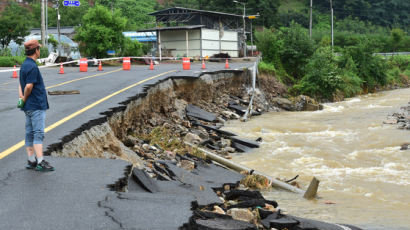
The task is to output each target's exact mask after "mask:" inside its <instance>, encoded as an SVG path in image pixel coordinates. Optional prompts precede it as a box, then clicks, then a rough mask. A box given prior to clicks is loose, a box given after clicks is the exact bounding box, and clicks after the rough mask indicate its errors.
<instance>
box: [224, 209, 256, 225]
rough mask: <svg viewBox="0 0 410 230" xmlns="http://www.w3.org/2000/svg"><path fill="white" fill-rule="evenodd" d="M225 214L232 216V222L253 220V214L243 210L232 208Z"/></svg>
mask: <svg viewBox="0 0 410 230" xmlns="http://www.w3.org/2000/svg"><path fill="white" fill-rule="evenodd" d="M227 214H228V215H230V216H232V218H233V219H234V220H242V221H246V222H251V221H252V220H253V218H254V215H253V213H252V212H251V211H249V209H245V208H232V209H229V210H228V212H227Z"/></svg>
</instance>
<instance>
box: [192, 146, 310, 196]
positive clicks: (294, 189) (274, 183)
mask: <svg viewBox="0 0 410 230" xmlns="http://www.w3.org/2000/svg"><path fill="white" fill-rule="evenodd" d="M185 144H187V145H189V146H191V147H195V148H198V147H197V146H195V145H193V144H190V143H185ZM198 149H199V150H201V151H202V152H204V153H205V155H206V156H207V157H208V158H209V159H211V160H213V161H215V162H218V163H219V164H222V165H224V166H226V167H228V168H230V169H232V170H235V171H237V172H242V171H247V172H250V171H251V170H252V169H250V168H248V167H245V166H242V165H240V164H236V163H234V162H232V161H230V160H228V159H225V158H223V157H220V156H218V155H216V154H214V153H211V152H210V151H208V150H206V149H202V148H198ZM253 174H259V175H261V176H264V177H266V178H268V179H269V180H270V181H271V182H272V186H274V187H278V188H281V189H284V190H288V191H291V192H294V193H298V194H302V195H303V194H305V191H304V190H302V189H300V188H297V187H294V186H292V185H290V184H287V183H285V182H283V181H280V180H278V179H275V178H272V177H270V176H268V175H266V174H264V173H262V172H258V171H253Z"/></svg>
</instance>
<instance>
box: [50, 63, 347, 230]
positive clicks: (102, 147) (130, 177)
mask: <svg viewBox="0 0 410 230" xmlns="http://www.w3.org/2000/svg"><path fill="white" fill-rule="evenodd" d="M262 81H263V85H264V86H265V87H266V89H269V91H268V92H266V93H265V92H264V91H263V89H262V90H260V91H258V95H257V96H256V97H255V104H254V108H255V111H257V113H262V112H265V111H275V110H281V109H287V110H297V109H303V108H306V107H308V108H309V109H313V108H320V106H319V105H318V104H313V103H312V102H313V101H311V100H309V99H308V98H307V97H300V99H299V100H298V101H295V102H292V101H290V100H287V99H283V98H280V95H281V94H280V90H281V89H280V87H278V84H276V83H275V82H272V81H275V79H263V78H261V82H262ZM249 83H250V71H242V70H237V71H235V70H231V71H219V72H215V73H204V74H202V76H201V77H200V78H199V79H196V78H186V77H174V78H169V79H166V80H163V81H161V82H159V83H157V84H155V85H151V86H149V87H147V88H146V89H145V92H144V93H142V94H141V95H138V96H136V97H134V98H130V99H129V100H128V101H126V102H124V103H123V104H124V106H121V107H119V108H115V109H113V110H112V111H110V112H108V113H106V115H107V117H106V118H104V119H99V120H94V121H90V122H89V123H87V124H84V125H83V126H82V127H80V128H79V129H77V130H75V131H74V132H73V133H71V134H70V135H68V136H66V137H65V138H63V141H62V142H61V143H57V144H54V145H51V146H50V148H49V149H48V151H47V154H48V155H51V156H56V157H75V158H76V157H81V158H82V157H87V158H109V159H123V160H126V161H129V162H131V163H132V165H133V166H132V167H130V168H128V169H127V170H126V171H125V177H124V178H122V179H120V180H119V181H117V183H115V184H113V185H111V186H110V187H111V189H113V190H115V191H118V192H120V193H121V194H122V193H124V194H123V195H120V197H118V198H119V199H120V200H121V199H125V198H124V196H126V197H130V196H131V198H129V199H128V198H127V199H128V200H133V202H134V203H135V205H138V202H137V201H136V200H138V199H137V197H138V194H140V193H141V190H142V191H144V192H147V193H148V194H150V193H156V189H158V190H159V191H160V193H165V194H174V193H175V192H178V193H179V194H186V195H187V196H188V195H189V196H193V197H194V198H193V200H192V201H195V205H194V206H192V207H191V208H193V209H194V210H196V211H194V213H193V214H192V218H191V221H190V223H185V227H184V228H186V229H197V228H199V227H198V226H202V225H204V226H208V227H209V226H214V225H215V224H217V225H218V224H219V225H227V224H233V226H236V225H235V224H240V225H241V226H243V229H254V228H256V227H257V226H258V227H259V228H264V227H263V226H265V227H266V226H267V227H268V228H269V227H270V226H271V223H275V222H278V221H279V222H280V221H285V220H286V221H288V222H292V223H290V224H293V225H299V224H300V223H311V221H310V220H304V219H301V218H299V219H297V218H296V217H289V216H287V215H283V213H280V212H279V210H277V209H276V208H277V203H276V201H274V200H266V199H265V198H263V197H262V196H261V195H260V194H259V193H257V192H252V193H251V195H249V194H248V195H246V194H247V192H246V191H247V189H246V187H244V186H243V185H242V186H241V185H240V183H239V181H241V178H243V177H244V176H243V175H241V174H238V173H233V172H231V171H230V170H226V169H223V168H221V167H218V166H215V165H213V164H212V163H211V162H210V161H206V160H205V161H204V160H201V158H200V157H201V156H202V154H201V152H200V151H198V149H196V148H190V147H187V146H186V145H185V144H184V142H189V143H193V144H196V145H199V146H200V147H207V148H208V150H212V151H215V152H216V153H218V154H220V155H222V156H225V157H226V158H230V156H229V155H228V154H230V153H231V152H236V151H246V150H248V149H249V148H251V146H249V145H253V146H254V147H255V145H258V144H257V142H256V141H254V140H243V139H241V138H232V137H230V138H229V136H231V134H228V133H226V132H223V131H221V130H220V129H219V128H220V127H221V126H222V125H223V123H224V122H225V121H226V120H228V119H232V118H239V117H240V115H239V114H240V113H243V110H244V108H245V109H246V104H247V103H248V100H249V95H247V92H248V91H249ZM261 88H262V87H261ZM272 89H274V90H272ZM267 98H268V99H267ZM194 105H196V106H197V107H195V106H194ZM200 108H201V109H203V110H201V109H200ZM205 111H206V112H205ZM237 113H239V114H237ZM257 113H256V114H257ZM255 143H256V144H255ZM215 167H216V168H215ZM209 169H214V170H209ZM215 170H216V171H215ZM215 173H216V174H215ZM224 175H225V176H224ZM198 176H200V177H199V178H198ZM201 178H202V179H201ZM206 178H208V179H206ZM218 178H219V179H218ZM223 178H225V179H223ZM229 178H230V179H229ZM248 178H249V177H248ZM250 178H252V177H250ZM248 181H251V182H252V181H253V182H252V183H245V184H246V185H248V186H251V187H257V188H263V187H264V186H266V185H269V182H268V181H266V180H265V179H263V178H261V179H257V180H248ZM181 186H182V187H181ZM177 188H178V189H177ZM181 188H184V189H182V190H181ZM238 189H239V192H241V191H242V193H244V194H245V195H243V196H241V197H242V198H241V197H234V198H229V196H228V198H227V194H230V193H236V192H237V191H238ZM243 191H244V192H243ZM135 193H137V194H135ZM146 195H147V194H146ZM135 196H137V197H135ZM246 197H247V198H246ZM127 199H126V200H127ZM300 199H302V198H300ZM216 201H218V202H216ZM130 202H131V201H130ZM152 202H153V203H155V201H152ZM159 202H160V201H159ZM243 202H245V203H243ZM103 203H104V204H103V205H102V206H103V207H106V208H107V209H108V210H111V209H113V210H118V209H121V208H117V207H116V205H118V202H116V201H113V202H111V203H110V202H103ZM215 205H216V206H218V207H219V208H218V207H216V206H215ZM113 206H115V207H113ZM248 208H249V209H248ZM221 210H222V211H223V212H224V213H225V214H230V215H225V214H223V213H222V211H221ZM208 211H210V212H208ZM111 212H112V211H111ZM198 212H200V214H199V216H198ZM202 212H205V214H209V215H210V216H207V217H204V215H205V214H204V213H202ZM259 212H264V214H263V215H262V216H261V214H260V213H259ZM215 213H216V214H215ZM258 213H259V214H258ZM215 215H217V216H215ZM220 215H222V216H220ZM244 216H245V217H244ZM261 217H263V218H261ZM268 217H269V219H268V220H266V221H267V222H266V221H265V225H264V224H263V223H262V220H263V219H266V218H268ZM121 218H123V217H121V216H120V217H119V216H118V215H116V219H117V220H118V219H121ZM232 218H233V219H232ZM244 218H245V220H246V221H243V220H244ZM204 219H205V220H207V221H205V222H203V220H204ZM198 221H199V222H198ZM228 222H229V223H228ZM180 224H181V226H182V225H183V224H184V223H180ZM288 224H289V223H288ZM311 224H315V222H312V223H311ZM316 224H320V223H316ZM322 224H323V223H322ZM325 225H326V224H325ZM328 225H329V226H333V227H334V225H331V224H328ZM234 228H235V229H238V228H236V227H234ZM329 228H330V227H329ZM211 229H219V228H217V227H215V228H211ZM336 229H337V228H336ZM352 229H353V228H352Z"/></svg>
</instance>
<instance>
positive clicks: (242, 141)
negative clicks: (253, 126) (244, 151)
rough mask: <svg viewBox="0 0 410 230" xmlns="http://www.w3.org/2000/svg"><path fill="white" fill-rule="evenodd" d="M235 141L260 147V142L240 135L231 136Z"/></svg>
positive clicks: (252, 146)
mask: <svg viewBox="0 0 410 230" xmlns="http://www.w3.org/2000/svg"><path fill="white" fill-rule="evenodd" d="M230 138H231V140H232V141H233V142H236V143H239V144H241V145H245V146H247V147H250V148H259V143H258V142H256V141H252V140H248V139H245V138H240V137H230Z"/></svg>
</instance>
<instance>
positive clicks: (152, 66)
mask: <svg viewBox="0 0 410 230" xmlns="http://www.w3.org/2000/svg"><path fill="white" fill-rule="evenodd" d="M149 69H150V70H154V63H153V62H152V59H151V64H150V65H149Z"/></svg>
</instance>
